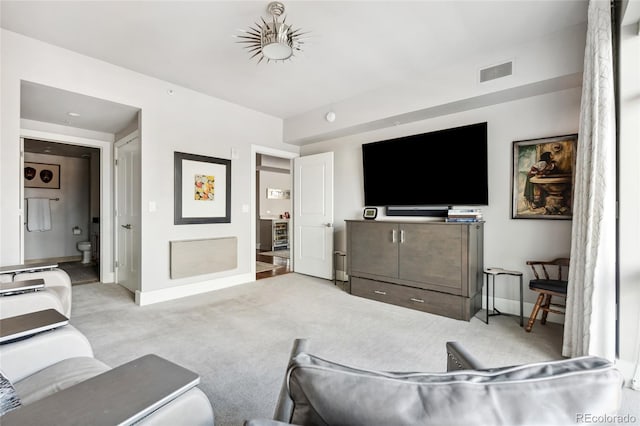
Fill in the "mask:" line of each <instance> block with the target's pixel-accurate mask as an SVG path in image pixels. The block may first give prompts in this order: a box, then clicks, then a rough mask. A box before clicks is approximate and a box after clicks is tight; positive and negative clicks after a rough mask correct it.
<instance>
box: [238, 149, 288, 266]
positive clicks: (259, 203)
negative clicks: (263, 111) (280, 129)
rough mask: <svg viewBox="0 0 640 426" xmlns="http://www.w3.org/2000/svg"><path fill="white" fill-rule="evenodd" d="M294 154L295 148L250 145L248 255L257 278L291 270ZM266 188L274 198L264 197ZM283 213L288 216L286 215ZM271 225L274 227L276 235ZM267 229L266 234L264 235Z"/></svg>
mask: <svg viewBox="0 0 640 426" xmlns="http://www.w3.org/2000/svg"><path fill="white" fill-rule="evenodd" d="M296 157H298V154H296V153H294V152H289V151H283V150H278V149H274V148H269V147H264V146H258V145H252V146H251V166H252V167H251V169H252V170H253V172H254V174H253V176H252V179H251V192H252V194H253V203H252V204H251V210H250V211H251V217H252V224H251V243H252V244H251V256H252V263H253V268H252V269H253V272H254V273H255V274H256V279H261V278H267V277H271V276H275V275H281V274H286V273H289V272H292V271H293V267H294V264H293V262H294V261H293V258H292V256H291V253H292V252H293V249H294V247H293V226H294V223H293V209H294V200H293V195H292V194H293V191H292V189H293V173H292V170H293V169H292V160H293V159H294V158H296ZM268 189H271V190H273V191H271V196H272V197H274V198H267V190H268ZM287 191H288V192H287ZM287 197H288V198H287ZM285 213H288V215H289V218H286V217H285ZM280 215H282V218H280ZM261 222H262V223H263V224H262V225H261ZM274 223H275V224H276V225H275V226H274ZM283 223H286V225H283ZM269 225H270V226H269ZM261 226H262V227H263V235H261ZM274 227H275V228H277V230H276V235H275V238H274V233H273V230H274ZM269 229H270V230H271V232H270V234H269V236H268V237H267V236H264V233H266V232H268V230H269ZM274 243H275V245H274ZM258 262H260V263H258ZM260 266H262V267H260Z"/></svg>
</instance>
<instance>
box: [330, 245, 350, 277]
mask: <svg viewBox="0 0 640 426" xmlns="http://www.w3.org/2000/svg"><path fill="white" fill-rule="evenodd" d="M336 258H338V259H342V270H343V271H344V273H346V272H347V268H346V266H347V253H345V252H343V251H340V250H336V251H334V252H333V285H336V284H337V282H338V263H337V262H336ZM340 281H341V282H343V283H344V282H345V281H344V280H340Z"/></svg>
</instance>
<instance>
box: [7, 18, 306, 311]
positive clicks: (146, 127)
mask: <svg viewBox="0 0 640 426" xmlns="http://www.w3.org/2000/svg"><path fill="white" fill-rule="evenodd" d="M1 36H2V45H1V49H2V50H1V54H2V56H1V59H2V75H1V79H2V80H1V81H2V84H1V87H0V89H1V91H2V99H1V104H0V105H1V107H2V108H1V109H2V111H1V116H0V118H1V120H2V129H1V134H0V135H1V139H0V158H1V164H2V168H1V170H0V190H1V191H2V194H1V197H2V206H1V207H0V241H1V243H0V244H1V246H0V264H3V265H8V264H15V263H18V259H19V252H20V246H19V233H18V231H17V230H18V229H19V228H18V225H19V211H18V210H19V208H18V201H17V200H18V198H19V181H18V179H19V177H20V176H21V174H20V171H19V170H18V169H19V167H18V164H19V155H20V154H19V151H20V149H19V138H20V80H27V81H31V82H35V83H39V84H43V85H47V86H52V87H57V88H61V89H64V90H68V91H72V92H76V93H81V94H84V95H88V96H93V97H97V98H101V99H106V100H109V101H112V102H117V103H122V104H125V105H131V106H135V107H138V108H140V109H141V111H142V125H141V129H140V130H141V145H142V147H141V151H142V212H141V222H142V233H141V234H142V237H141V239H142V250H141V277H142V279H141V289H142V291H141V294H140V295H138V296H139V297H138V300H139V302H140V303H142V304H144V303H150V302H155V301H160V300H165V299H168V298H172V297H179V296H184V295H188V294H193V293H197V292H201V291H207V290H211V289H216V288H221V287H224V286H227V285H232V284H235V283H239V282H244V281H247V280H250V279H253V276H252V274H250V271H251V253H250V251H251V250H250V247H251V245H252V241H251V240H250V233H251V232H250V229H251V221H252V218H250V213H249V211H250V209H249V207H250V206H251V205H252V204H253V202H254V200H252V199H251V179H252V174H253V171H252V170H250V168H251V158H250V154H251V145H252V144H259V145H261V146H268V147H273V148H275V149H279V150H283V151H289V152H297V151H298V148H297V147H295V146H291V145H286V144H284V143H282V142H281V141H282V121H281V120H280V119H277V118H274V117H271V116H268V115H265V114H262V113H258V112H255V111H252V110H249V109H247V108H244V107H240V106H237V105H234V104H231V103H228V102H225V101H221V100H218V99H215V98H211V97H209V96H205V95H203V94H200V93H197V92H194V91H191V90H188V89H185V88H181V87H176V86H175V85H172V84H170V83H168V82H165V81H161V80H157V79H154V78H151V77H148V76H144V75H141V74H138V73H135V72H132V71H129V70H127V69H124V68H120V67H117V66H113V65H111V64H108V63H105V62H102V61H98V60H95V59H92V58H89V57H86V56H83V55H79V54H76V53H73V52H70V51H67V50H64V49H60V48H57V47H54V46H52V45H48V44H45V43H42V42H39V41H37V40H34V39H30V38H27V37H24V36H21V35H18V34H16V33H13V32H10V31H6V30H2V34H1ZM169 89H172V90H173V92H172V93H173V94H172V95H169V94H168V90H169ZM232 149H233V150H234V151H235V153H236V154H237V158H235V159H233V160H232V190H231V192H232V194H231V223H227V224H205V225H174V224H173V219H174V218H173V161H174V157H173V153H174V151H181V152H188V153H193V154H200V155H206V156H212V157H219V158H227V159H229V158H231V154H232ZM151 202H154V203H155V204H156V206H157V210H156V211H155V212H150V211H149V208H148V207H149V204H150V203H151ZM243 207H246V208H243ZM227 236H236V237H237V238H238V267H237V268H236V269H234V270H230V271H225V272H220V273H217V274H209V275H204V276H198V277H191V278H184V279H178V280H171V279H170V278H169V241H172V240H185V239H196V238H216V237H227Z"/></svg>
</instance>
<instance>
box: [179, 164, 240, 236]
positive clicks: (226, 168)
mask: <svg viewBox="0 0 640 426" xmlns="http://www.w3.org/2000/svg"><path fill="white" fill-rule="evenodd" d="M173 157H174V205H175V206H174V219H173V223H174V224H176V225H186V224H196V223H230V222H231V160H226V159H222V158H215V157H206V156H204V155H197V154H187V153H184V152H174V154H173Z"/></svg>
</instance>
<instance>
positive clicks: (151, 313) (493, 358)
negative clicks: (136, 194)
mask: <svg viewBox="0 0 640 426" xmlns="http://www.w3.org/2000/svg"><path fill="white" fill-rule="evenodd" d="M73 291H74V293H73V309H72V315H71V323H72V324H73V325H74V326H75V327H77V328H78V329H79V330H80V331H82V332H83V333H84V334H85V335H86V336H87V338H88V339H89V341H90V342H91V343H92V345H93V348H94V351H95V356H96V358H98V359H100V360H102V361H104V362H106V363H107V364H109V365H111V366H115V365H119V364H122V363H124V362H127V361H130V360H132V359H134V358H136V357H138V356H141V355H144V354H146V353H157V354H158V355H160V356H163V357H165V358H168V359H170V360H172V361H174V362H177V363H178V364H181V365H183V366H185V367H187V368H190V369H192V370H194V371H196V372H198V373H199V374H200V375H201V384H200V385H199V386H200V388H201V389H202V390H203V391H204V392H205V393H206V394H207V396H208V397H209V400H210V401H211V404H212V406H213V409H214V412H215V415H216V425H221V426H225V425H236V426H240V425H242V423H243V421H244V420H245V419H250V418H257V417H261V418H270V417H271V416H272V414H273V409H274V407H275V403H276V399H277V395H278V392H279V389H280V386H281V384H282V380H283V375H284V372H285V367H286V364H287V360H288V356H289V352H290V349H291V344H292V342H293V339H294V338H297V337H307V338H309V339H310V342H311V350H312V352H315V353H316V354H318V355H321V356H323V357H325V358H328V359H331V360H334V361H338V362H342V363H345V364H350V365H354V366H359V367H364V368H372V369H380V370H395V371H445V369H446V356H445V342H446V341H449V340H457V341H459V342H461V343H463V344H464V345H465V347H466V348H468V349H469V350H470V351H471V352H472V353H473V354H474V355H476V356H477V357H478V358H479V359H480V360H481V361H482V362H484V363H485V364H486V365H487V366H489V367H494V366H504V365H514V364H521V363H526V362H534V361H542V360H550V359H559V358H561V354H560V350H561V339H562V326H560V325H558V324H552V323H548V324H547V325H546V326H541V325H537V326H536V327H535V328H534V329H533V331H532V332H531V333H526V332H525V331H524V330H523V329H522V328H520V327H519V325H518V319H517V318H515V317H509V316H496V317H492V318H491V322H490V324H488V325H487V324H485V323H484V322H483V321H481V320H480V319H478V318H474V319H472V320H471V321H469V322H466V321H457V320H453V319H449V318H445V317H441V316H437V315H431V314H425V313H423V312H419V311H414V310H410V309H405V308H401V307H398V306H392V305H387V304H383V303H379V302H375V301H372V300H368V299H363V298H359V297H355V296H351V295H349V294H347V293H345V292H344V291H342V290H341V289H340V288H339V287H337V286H334V285H333V283H332V282H331V281H327V280H322V279H317V278H313V277H309V276H305V275H299V274H296V273H290V274H286V275H282V276H278V277H274V278H267V279H263V280H260V281H256V282H252V283H248V284H243V285H239V286H235V287H230V288H226V289H223V290H219V291H215V292H210V293H206V294H200V295H197V296H192V297H187V298H183V299H179V300H173V301H169V302H164V303H159V304H155V305H150V306H143V307H139V306H136V305H135V304H134V303H133V295H132V294H131V293H129V292H128V291H127V290H125V289H124V288H122V287H120V286H118V285H116V284H88V285H83V286H79V287H74V290H73ZM629 392H631V393H632V394H635V395H638V396H637V399H636V400H633V402H634V403H635V402H638V400H640V392H634V391H629ZM628 406H629V404H628V403H627V407H626V408H627V412H629V411H628V410H629V407H628ZM638 406H639V407H640V405H638ZM636 415H639V413H638V412H637V411H636Z"/></svg>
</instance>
